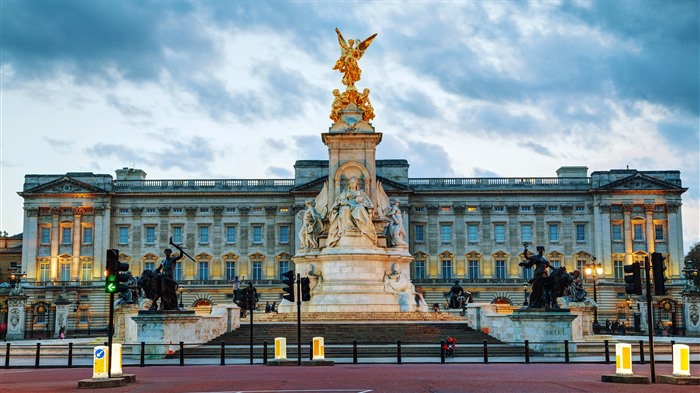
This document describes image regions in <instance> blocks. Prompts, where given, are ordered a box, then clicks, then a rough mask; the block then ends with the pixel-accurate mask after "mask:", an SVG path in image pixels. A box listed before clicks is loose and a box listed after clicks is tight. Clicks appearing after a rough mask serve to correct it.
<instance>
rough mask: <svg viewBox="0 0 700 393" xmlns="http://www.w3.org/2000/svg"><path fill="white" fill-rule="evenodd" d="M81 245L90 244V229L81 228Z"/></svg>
mask: <svg viewBox="0 0 700 393" xmlns="http://www.w3.org/2000/svg"><path fill="white" fill-rule="evenodd" d="M83 244H92V227H85V228H83Z"/></svg>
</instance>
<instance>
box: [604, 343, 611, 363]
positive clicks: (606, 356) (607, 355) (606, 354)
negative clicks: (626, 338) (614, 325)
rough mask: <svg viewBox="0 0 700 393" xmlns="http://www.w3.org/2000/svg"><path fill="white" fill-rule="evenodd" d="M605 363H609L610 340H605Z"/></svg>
mask: <svg viewBox="0 0 700 393" xmlns="http://www.w3.org/2000/svg"><path fill="white" fill-rule="evenodd" d="M605 364H610V342H609V341H608V340H605Z"/></svg>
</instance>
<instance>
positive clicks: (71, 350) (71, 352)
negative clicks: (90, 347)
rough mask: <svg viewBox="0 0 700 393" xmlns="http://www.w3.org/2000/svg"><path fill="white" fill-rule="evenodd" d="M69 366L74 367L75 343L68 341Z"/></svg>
mask: <svg viewBox="0 0 700 393" xmlns="http://www.w3.org/2000/svg"><path fill="white" fill-rule="evenodd" d="M68 367H73V343H68Z"/></svg>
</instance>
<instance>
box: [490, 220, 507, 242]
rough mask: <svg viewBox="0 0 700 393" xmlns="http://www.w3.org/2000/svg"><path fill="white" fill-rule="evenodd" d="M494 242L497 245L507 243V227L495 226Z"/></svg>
mask: <svg viewBox="0 0 700 393" xmlns="http://www.w3.org/2000/svg"><path fill="white" fill-rule="evenodd" d="M493 240H495V241H496V243H503V242H505V241H506V226H505V225H503V224H496V225H494V226H493Z"/></svg>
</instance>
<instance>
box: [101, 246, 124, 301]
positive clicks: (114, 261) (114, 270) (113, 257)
mask: <svg viewBox="0 0 700 393" xmlns="http://www.w3.org/2000/svg"><path fill="white" fill-rule="evenodd" d="M105 270H106V271H105V276H106V280H105V292H106V293H118V292H126V291H128V290H129V287H128V286H127V285H126V284H121V283H125V282H127V281H128V280H129V275H128V274H127V273H126V272H127V271H128V270H129V264H128V263H123V262H119V250H116V249H109V250H107V263H106V268H105Z"/></svg>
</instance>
